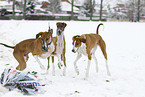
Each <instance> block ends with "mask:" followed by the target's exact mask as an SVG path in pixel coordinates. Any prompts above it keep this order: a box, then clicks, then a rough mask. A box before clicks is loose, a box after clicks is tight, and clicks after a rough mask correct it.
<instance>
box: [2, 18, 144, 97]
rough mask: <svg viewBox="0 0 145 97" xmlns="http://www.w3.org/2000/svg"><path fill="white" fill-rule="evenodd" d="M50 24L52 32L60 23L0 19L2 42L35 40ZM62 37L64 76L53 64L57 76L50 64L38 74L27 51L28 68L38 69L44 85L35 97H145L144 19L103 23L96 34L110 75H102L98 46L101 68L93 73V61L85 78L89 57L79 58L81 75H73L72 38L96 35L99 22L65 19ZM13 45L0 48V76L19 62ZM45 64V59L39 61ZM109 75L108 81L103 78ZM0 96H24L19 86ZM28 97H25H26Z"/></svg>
mask: <svg viewBox="0 0 145 97" xmlns="http://www.w3.org/2000/svg"><path fill="white" fill-rule="evenodd" d="M48 22H50V25H51V28H53V29H54V32H53V36H56V22H58V21H14V20H11V21H0V42H3V43H6V44H8V45H11V46H13V45H15V44H17V43H19V42H20V41H22V40H24V39H29V38H35V35H36V34H37V33H38V32H40V31H47V30H48ZM64 22H66V23H67V27H66V29H65V32H64V33H65V39H66V63H67V69H66V70H67V71H66V76H62V70H60V69H59V68H58V66H57V58H55V60H56V61H55V64H56V66H55V70H56V72H55V73H56V75H55V76H52V64H51V63H50V64H51V65H50V71H49V74H48V75H42V74H41V73H44V72H45V71H42V70H41V69H40V67H39V64H38V63H37V62H36V60H35V59H34V57H33V56H32V55H31V54H29V60H28V62H27V69H26V70H29V71H32V70H34V71H37V72H38V73H39V78H41V79H42V82H43V83H45V84H46V86H44V87H40V92H39V93H38V94H36V95H32V96H31V97H33V96H36V97H145V23H130V22H104V23H103V24H104V30H103V27H100V30H99V34H100V35H101V36H102V37H103V39H104V40H105V42H106V45H107V53H108V64H109V69H110V72H111V77H108V76H107V74H106V67H105V59H104V57H103V55H102V52H101V50H100V48H99V47H98V49H97V51H96V57H97V59H98V66H99V72H98V73H96V69H95V62H94V60H92V63H91V67H90V72H89V79H88V80H83V78H84V77H85V72H86V67H87V57H85V56H83V57H82V58H81V59H80V60H79V61H78V64H77V66H78V68H79V71H80V75H78V76H77V75H76V73H75V70H74V66H73V62H74V60H75V58H76V54H74V53H72V52H71V50H72V37H73V36H74V35H81V34H84V33H96V27H97V25H98V24H99V22H77V21H64ZM12 52H13V49H10V48H6V47H4V46H0V74H1V73H2V72H3V70H4V69H5V68H9V67H10V68H15V67H16V66H17V65H18V63H17V61H16V60H15V58H14V57H13V55H12ZM40 61H41V62H42V63H43V65H44V66H45V67H47V59H40ZM106 79H109V80H110V82H106ZM0 96H1V97H10V96H11V97H20V96H21V97H22V96H24V97H25V95H23V94H22V93H21V92H20V91H19V90H17V89H15V90H13V91H8V92H2V91H0ZM26 97H27V96H26Z"/></svg>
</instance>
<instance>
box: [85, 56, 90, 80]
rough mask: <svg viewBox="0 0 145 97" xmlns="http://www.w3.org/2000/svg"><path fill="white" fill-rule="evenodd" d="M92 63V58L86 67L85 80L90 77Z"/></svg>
mask: <svg viewBox="0 0 145 97" xmlns="http://www.w3.org/2000/svg"><path fill="white" fill-rule="evenodd" d="M90 64H91V60H89V59H88V66H87V69H86V77H85V78H84V79H85V80H87V79H88V77H89V70H90Z"/></svg>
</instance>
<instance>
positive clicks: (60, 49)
mask: <svg viewBox="0 0 145 97" xmlns="http://www.w3.org/2000/svg"><path fill="white" fill-rule="evenodd" d="M56 45H57V46H56V53H57V54H62V53H63V49H64V39H63V36H58V37H57V43H56Z"/></svg>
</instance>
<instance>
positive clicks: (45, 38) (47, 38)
mask: <svg viewBox="0 0 145 97" xmlns="http://www.w3.org/2000/svg"><path fill="white" fill-rule="evenodd" d="M52 34H53V29H49V30H48V32H40V33H38V34H37V35H36V39H39V40H40V41H41V49H42V51H44V52H47V51H48V47H49V45H51V43H52Z"/></svg>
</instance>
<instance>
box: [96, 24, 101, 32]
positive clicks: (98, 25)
mask: <svg viewBox="0 0 145 97" xmlns="http://www.w3.org/2000/svg"><path fill="white" fill-rule="evenodd" d="M101 25H103V23H100V24H99V25H98V26H97V30H96V34H98V33H99V27H100V26H101Z"/></svg>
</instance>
